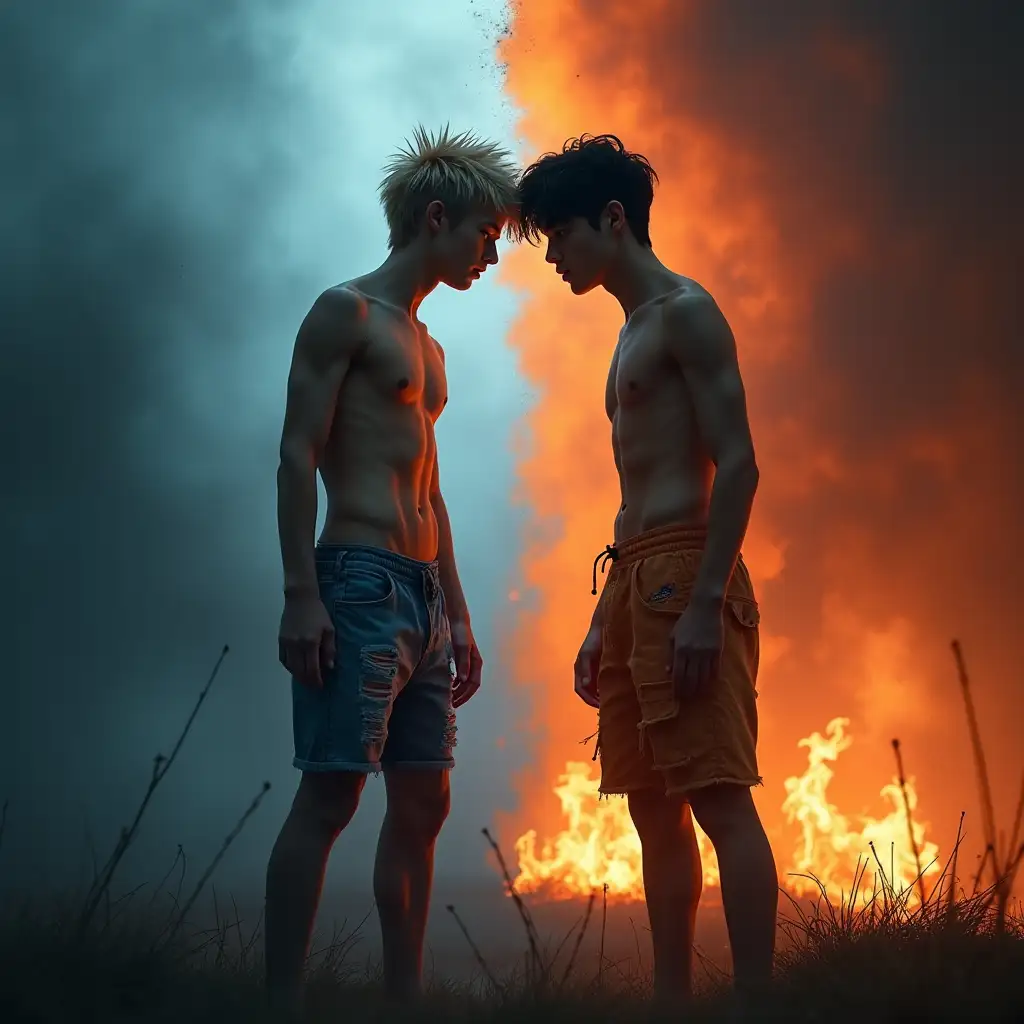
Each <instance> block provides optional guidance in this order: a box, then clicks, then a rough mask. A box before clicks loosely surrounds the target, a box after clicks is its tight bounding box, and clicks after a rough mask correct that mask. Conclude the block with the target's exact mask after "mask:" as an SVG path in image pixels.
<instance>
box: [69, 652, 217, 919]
mask: <svg viewBox="0 0 1024 1024" xmlns="http://www.w3.org/2000/svg"><path fill="white" fill-rule="evenodd" d="M227 654H228V645H227V644H225V645H224V648H223V650H222V651H221V652H220V657H219V658H218V659H217V663H216V664H215V665H214V666H213V671H212V672H211V673H210V677H209V679H207V681H206V685H205V686H204V687H203V689H202V691H201V692H200V694H199V698H198V699H197V700H196V703H195V706H194V707H193V708H192V714H190V715H189V716H188V720H187V721H186V722H185V726H184V728H183V729H182V730H181V734H180V735H179V736H178V741H177V743H175V744H174V749H173V750H172V751H171V756H170V757H167V758H164V757H163V756H161V755H160V754H157V756H156V757H155V758H154V760H153V774H152V776H151V777H150V780H149V786H148V788H147V789H146V793H145V795H144V796H143V798H142V803H140V804H139V808H138V810H137V811H136V812H135V820H134V821H133V822H132V823H131V825H130V826H129V827H128V828H123V829H122V830H121V835H120V837H119V839H118V841H117V845H116V846H115V847H114V852H113V853H112V854H111V855H110V857H109V859H108V860H107V862H106V864H105V865H104V866H103V868H102V870H101V871H100V872H99V873H98V875H97V876H96V877H95V878H94V879H93V882H92V885H91V886H90V887H89V891H88V892H87V893H86V897H85V906H84V907H83V908H82V913H81V916H80V917H79V919H78V929H79V932H80V933H84V932H85V930H86V929H87V928H88V927H89V924H90V923H91V921H92V919H93V915H94V914H95V913H96V910H97V908H98V907H99V905H100V903H102V902H103V900H104V899H105V898H106V896H107V895H108V890H109V889H110V883H111V882H112V881H113V879H114V874H115V872H116V871H117V867H118V865H119V864H120V863H121V860H122V859H123V858H124V855H125V853H126V852H127V851H128V847H129V846H131V844H132V841H133V840H134V839H135V836H136V834H137V833H138V830H139V825H140V823H141V822H142V818H143V815H144V814H145V813H146V808H147V807H148V806H149V802H150V800H151V799H152V798H153V793H154V792H156V788H157V786H159V785H160V783H161V781H162V780H163V778H164V776H165V775H166V774H167V772H168V771H169V770H170V767H171V765H172V764H174V761H175V758H177V756H178V752H179V751H180V750H181V747H182V744H183V743H184V742H185V737H186V736H188V734H189V732H190V730H191V729H192V723H193V722H195V720H196V715H197V714H199V709H200V708H201V707H202V706H203V701H205V700H206V696H207V694H208V693H209V692H210V687H211V686H213V681H214V680H215V679H216V678H217V673H218V672H219V671H220V667H221V665H222V664H223V663H224V659H225V658H226V657H227Z"/></svg>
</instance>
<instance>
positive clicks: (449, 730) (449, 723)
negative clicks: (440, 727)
mask: <svg viewBox="0 0 1024 1024" xmlns="http://www.w3.org/2000/svg"><path fill="white" fill-rule="evenodd" d="M457 732H458V726H457V725H456V724H455V708H449V709H448V717H447V719H446V720H445V723H444V738H443V739H442V741H441V745H442V747H443V748H444V755H445V757H450V756H451V752H452V750H453V748H454V747H455V745H456V744H457V743H458V742H459V740H458V736H457V735H456V734H457Z"/></svg>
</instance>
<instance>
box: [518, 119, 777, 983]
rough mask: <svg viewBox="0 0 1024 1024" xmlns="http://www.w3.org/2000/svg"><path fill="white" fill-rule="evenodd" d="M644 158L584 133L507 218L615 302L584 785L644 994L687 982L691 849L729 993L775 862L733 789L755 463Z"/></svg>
mask: <svg viewBox="0 0 1024 1024" xmlns="http://www.w3.org/2000/svg"><path fill="white" fill-rule="evenodd" d="M656 181H657V175H656V174H655V172H654V169H653V168H652V167H651V165H650V163H649V162H648V161H647V160H646V159H645V158H644V157H642V156H640V155H639V154H635V153H630V152H627V151H626V149H625V148H624V147H623V145H622V143H621V142H620V141H619V139H617V138H616V137H615V136H612V135H603V136H597V137H588V136H584V137H583V138H580V139H575V140H572V141H570V142H568V143H567V144H566V145H565V147H564V148H563V150H562V152H560V153H557V154H556V153H550V154H547V155H545V156H543V157H541V158H540V159H539V160H538V161H537V162H536V163H534V164H533V165H532V166H530V167H529V168H528V169H527V170H526V172H525V173H524V175H523V177H522V179H521V181H520V203H521V206H520V220H519V225H518V227H519V235H520V237H522V238H526V239H529V240H531V241H539V239H540V237H541V236H545V237H546V239H547V254H546V259H547V262H548V263H551V264H553V265H554V268H555V271H556V272H557V273H558V274H559V275H560V276H561V277H562V279H563V280H564V281H566V282H567V284H568V285H569V287H570V288H571V289H572V292H573V294H574V295H585V294H586V293H587V292H589V291H591V290H592V289H593V288H597V287H602V288H604V289H605V290H606V291H608V292H610V293H611V294H612V295H614V296H615V298H616V299H618V301H619V303H620V304H621V306H622V309H623V312H624V313H625V317H626V322H625V325H624V326H623V327H622V329H621V331H620V333H619V339H618V343H617V345H616V347H615V353H614V355H613V357H612V363H611V370H610V372H609V375H608V383H607V387H606V392H605V404H606V409H607V413H608V418H609V419H610V420H611V424H612V451H613V454H614V458H615V465H616V468H617V470H618V474H619V484H620V489H621V496H622V500H621V503H620V507H619V510H618V514H617V515H616V517H615V527H614V538H613V543H612V544H611V545H609V546H608V547H607V549H606V550H605V552H603V553H602V555H600V556H598V559H597V560H596V561H595V564H594V593H595V594H596V593H597V566H598V562H599V561H601V562H602V563H603V564H602V569H604V568H605V564H606V563H607V562H610V563H611V568H610V570H609V571H608V581H607V583H606V585H605V587H604V589H603V592H602V594H601V598H600V600H599V602H598V605H597V608H596V610H595V613H594V617H593V621H592V623H591V626H590V629H589V631H588V633H587V637H586V639H585V640H584V642H583V645H582V647H581V648H580V652H579V656H578V658H577V660H576V666H575V688H576V692H577V694H578V695H579V696H580V697H581V698H582V699H583V700H584V701H585V702H586V703H587V704H589V705H591V706H592V707H595V708H598V709H599V733H598V747H599V751H600V757H601V791H602V792H604V793H616V794H625V795H626V796H627V798H628V800H629V811H630V816H631V817H632V819H633V822H634V824H635V825H636V828H637V832H638V833H639V836H640V840H641V843H642V846H643V871H644V888H645V892H646V897H647V907H648V914H649V916H650V923H651V936H652V940H653V944H654V960H655V984H656V988H657V990H658V991H659V992H660V993H662V994H675V995H683V996H688V995H689V994H690V991H691V968H692V947H693V931H694V925H695V920H696V911H697V903H698V901H699V899H700V893H701V874H702V873H701V865H700V854H699V851H698V848H697V843H696V838H695V834H694V830H693V821H692V819H691V816H690V813H691V810H692V813H693V816H694V817H695V818H696V819H697V822H698V823H699V824H700V826H701V828H702V829H703V830H704V831H705V832H706V833H707V835H708V837H709V839H710V840H711V842H712V844H713V846H714V848H715V852H716V854H717V856H718V863H719V868H720V874H721V885H722V899H723V902H724V904H725V915H726V922H727V925H728V929H729V938H730V944H731V947H732V954H733V964H734V974H735V981H736V987H737V990H738V991H740V992H749V991H750V990H752V989H755V988H758V987H760V986H761V985H762V984H764V983H765V982H767V981H768V980H769V978H770V976H771V970H772V959H773V954H774V943H775V921H776V913H777V910H778V878H777V874H776V868H775V862H774V859H773V856H772V851H771V847H770V845H769V843H768V839H767V837H766V836H765V833H764V829H763V828H762V826H761V822H760V820H759V818H758V814H757V810H756V808H755V806H754V801H753V798H752V796H751V787H753V786H755V785H758V784H760V781H761V779H760V776H759V774H758V768H757V757H756V749H755V748H756V740H757V705H756V691H755V682H756V678H757V666H758V653H759V632H758V624H759V620H760V616H759V611H758V605H757V601H756V598H755V595H754V590H753V586H752V584H751V580H750V575H749V573H748V572H747V568H746V566H745V565H744V563H743V559H742V557H741V555H740V548H741V546H742V542H743V538H744V535H745V533H746V529H747V523H748V520H749V517H750V510H751V506H752V503H753V499H754V493H755V491H756V489H757V482H758V468H757V463H756V461H755V458H754V445H753V442H752V439H751V436H750V427H749V423H748V419H747V409H746V398H745V394H744V388H743V383H742V379H741V376H740V371H739V366H738V362H737V355H736V345H735V341H734V339H733V335H732V332H731V330H730V327H729V325H728V323H727V322H726V319H725V317H724V316H723V314H722V312H721V311H720V310H719V308H718V306H717V304H716V303H715V301H714V300H713V299H712V297H711V296H710V295H709V294H708V292H707V291H706V290H705V289H704V288H702V287H701V286H700V285H699V284H698V283H697V282H696V281H693V280H691V279H690V278H686V277H682V276H681V275H679V274H676V273H674V272H673V271H671V270H669V269H668V268H667V267H666V266H665V265H664V264H663V263H662V262H661V261H660V260H659V259H658V257H657V256H656V255H655V254H654V250H653V248H652V244H651V238H650V233H649V222H650V208H651V203H652V201H653V198H654V183H655V182H656Z"/></svg>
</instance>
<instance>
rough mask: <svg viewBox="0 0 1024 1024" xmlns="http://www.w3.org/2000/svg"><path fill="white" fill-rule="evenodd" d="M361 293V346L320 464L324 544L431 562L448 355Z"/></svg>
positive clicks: (416, 326) (413, 324)
mask: <svg viewBox="0 0 1024 1024" xmlns="http://www.w3.org/2000/svg"><path fill="white" fill-rule="evenodd" d="M348 287H349V288H350V290H353V291H356V292H357V294H360V295H363V293H362V292H360V291H359V290H358V288H353V287H352V286H348ZM363 298H364V299H365V302H366V306H365V317H364V320H363V335H364V337H363V344H362V345H361V348H360V351H359V354H358V355H357V356H356V357H354V358H353V360H352V363H351V366H350V367H349V370H348V373H347V375H346V377H345V379H344V381H343V382H342V385H341V389H340V392H339V394H338V401H337V406H336V409H335V413H334V418H333V421H332V424H331V430H330V434H329V436H328V440H327V444H326V446H325V448H324V453H323V457H322V459H321V462H320V465H319V467H318V468H319V470H320V476H321V478H322V479H323V482H324V488H325V490H326V492H327V517H326V521H325V523H324V529H323V532H322V533H321V535H320V542H321V543H324V544H365V545H371V546H373V547H379V548H384V549H386V550H389V551H394V552H397V553H399V554H403V555H407V556H408V557H410V558H416V559H420V560H421V561H431V560H432V559H434V558H435V557H436V556H437V547H438V529H437V519H436V517H435V515H434V510H433V508H432V507H431V503H430V494H431V482H432V477H433V473H434V469H435V466H436V461H437V447H436V442H435V440H434V424H435V423H436V421H437V419H438V417H439V416H440V415H441V412H442V410H443V409H444V406H445V404H446V403H447V401H448V385H447V380H446V377H445V369H444V355H443V352H442V350H441V347H440V346H439V345H438V344H437V342H436V341H434V339H433V338H431V337H430V335H429V334H428V332H427V329H426V327H424V326H423V325H422V324H420V323H418V322H417V321H414V320H411V319H410V318H409V317H408V316H407V315H406V314H405V312H404V311H403V310H401V309H398V308H397V307H395V306H392V305H390V304H388V303H386V302H383V301H381V300H378V299H375V298H371V297H368V296H365V295H363Z"/></svg>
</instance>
